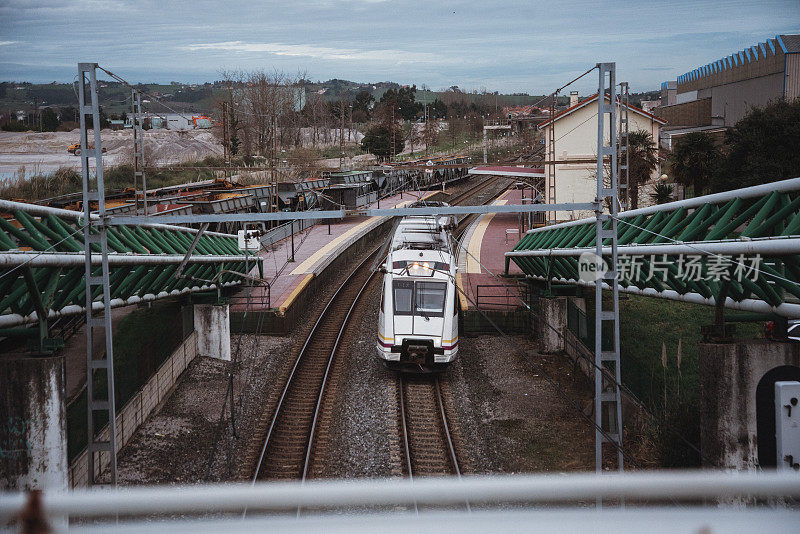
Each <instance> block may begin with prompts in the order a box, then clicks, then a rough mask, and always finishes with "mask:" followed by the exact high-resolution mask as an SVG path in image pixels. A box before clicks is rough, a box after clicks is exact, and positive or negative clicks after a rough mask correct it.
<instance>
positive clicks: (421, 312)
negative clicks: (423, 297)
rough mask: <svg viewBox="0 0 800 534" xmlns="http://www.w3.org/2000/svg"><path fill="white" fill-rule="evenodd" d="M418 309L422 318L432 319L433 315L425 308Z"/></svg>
mask: <svg viewBox="0 0 800 534" xmlns="http://www.w3.org/2000/svg"><path fill="white" fill-rule="evenodd" d="M417 311H418V312H419V314H420V315H421V316H422V318H423V319H425V320H426V321H430V320H431V316H430V315H428V314H427V313H425V310H423V309H422V308H417Z"/></svg>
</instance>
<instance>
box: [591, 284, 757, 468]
mask: <svg viewBox="0 0 800 534" xmlns="http://www.w3.org/2000/svg"><path fill="white" fill-rule="evenodd" d="M593 308H594V305H593V304H592V305H591V307H590V309H591V310H592V311H593ZM589 321H590V322H589V324H590V325H591V324H593V319H591V318H590V320H589ZM713 322H714V309H713V308H712V307H710V306H704V305H701V304H689V303H685V302H677V301H670V300H664V299H657V298H652V297H644V296H639V295H629V296H625V297H623V298H621V299H620V349H621V352H620V357H621V362H622V382H623V384H625V385H627V386H628V387H629V388H630V389H631V390H632V391H633V392H634V393H635V394H636V396H638V397H639V398H640V399H641V400H642V401H643V402H644V404H645V405H646V406H647V407H648V408H649V409H650V410H651V411H652V412H654V413H655V414H657V415H658V416H659V417H662V418H664V420H665V421H666V422H667V423H668V424H669V425H670V426H672V427H674V428H675V429H676V430H677V431H678V432H680V434H681V435H683V436H684V437H685V438H686V439H687V440H689V441H690V442H692V443H694V444H695V445H699V443H700V424H699V419H700V413H699V408H700V402H699V400H700V399H699V397H700V391H699V365H698V361H699V347H700V343H701V342H702V334H701V332H700V327H701V326H702V325H709V324H713ZM590 329H591V328H590ZM737 330H738V333H739V336H740V337H743V338H757V337H761V325H760V324H757V323H740V324H738V325H737ZM678 343H680V345H681V362H680V368H679V367H678ZM662 344H663V346H665V347H666V353H667V358H666V363H667V365H666V368H665V367H664V366H663V365H662V353H663V349H662ZM650 432H652V433H653V434H654V435H653V442H654V443H656V444H658V448H659V449H660V450H658V451H656V452H657V454H658V455H659V457H660V464H661V466H662V467H695V466H699V465H700V458H699V456H698V455H697V453H696V452H695V451H693V450H692V449H691V448H690V447H688V446H687V445H686V444H685V443H684V442H683V440H681V439H680V438H679V437H678V436H676V435H675V433H674V432H671V431H669V430H668V429H667V427H666V425H663V424H659V425H656V427H654V428H652V429H650Z"/></svg>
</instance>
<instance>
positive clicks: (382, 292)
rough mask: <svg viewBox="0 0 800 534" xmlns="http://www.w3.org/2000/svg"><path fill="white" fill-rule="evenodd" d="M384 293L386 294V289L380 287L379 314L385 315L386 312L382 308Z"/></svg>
mask: <svg viewBox="0 0 800 534" xmlns="http://www.w3.org/2000/svg"><path fill="white" fill-rule="evenodd" d="M385 293H386V288H385V287H382V288H381V313H386V310H385V309H384V307H383V297H384V294H385Z"/></svg>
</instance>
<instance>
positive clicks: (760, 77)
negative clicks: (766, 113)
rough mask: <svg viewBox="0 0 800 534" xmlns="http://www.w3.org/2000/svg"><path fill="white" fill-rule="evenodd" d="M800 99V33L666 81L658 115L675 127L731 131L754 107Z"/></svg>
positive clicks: (764, 43)
mask: <svg viewBox="0 0 800 534" xmlns="http://www.w3.org/2000/svg"><path fill="white" fill-rule="evenodd" d="M798 97H800V35H776V36H775V38H774V39H767V40H766V41H764V42H763V43H758V44H756V45H754V46H750V47H747V48H745V49H744V50H740V51H738V52H735V53H733V54H731V55H729V56H726V57H723V58H720V59H717V60H716V61H712V62H711V63H708V64H707V65H703V66H702V67H698V68H696V69H693V70H691V71H689V72H687V73H685V74H682V75H680V76H678V78H677V79H676V80H674V81H667V82H664V83H663V84H662V85H661V106H660V107H658V108H657V109H656V110H655V112H656V113H657V114H658V115H659V116H660V117H663V118H664V119H665V120H666V121H667V123H668V124H669V125H670V127H671V128H672V127H678V128H686V127H698V128H699V129H706V128H705V127H715V128H720V127H730V126H733V125H734V124H736V122H737V121H739V120H740V119H741V118H742V117H744V116H745V115H746V114H747V112H748V111H749V110H750V109H751V108H753V107H761V106H764V105H766V104H767V103H769V102H771V101H776V100H781V99H784V100H787V101H791V100H794V99H795V98H798ZM662 141H663V139H662Z"/></svg>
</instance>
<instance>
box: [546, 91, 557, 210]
mask: <svg viewBox="0 0 800 534" xmlns="http://www.w3.org/2000/svg"><path fill="white" fill-rule="evenodd" d="M557 99H558V91H556V92H555V93H553V99H552V100H551V101H550V127H549V128H548V129H547V132H548V133H549V136H550V138H549V139H548V142H547V159H549V160H550V164H549V165H546V167H547V198H546V199H545V202H547V203H549V204H555V202H556V163H555V162H556V100H557ZM547 213H549V214H550V220H549V221H548V222H550V223H551V224H552V223H555V222H556V215H557V214H556V212H555V211H549V212H547Z"/></svg>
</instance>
